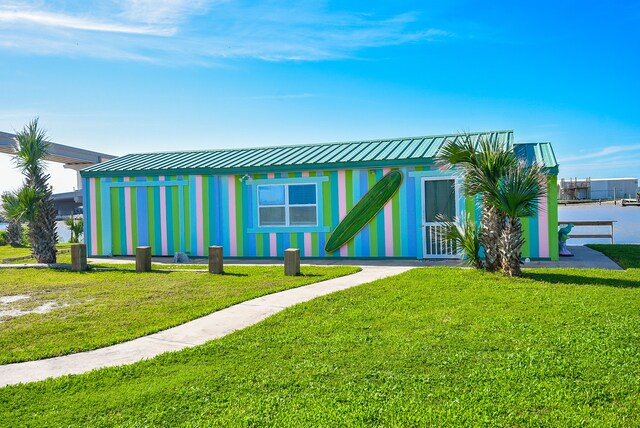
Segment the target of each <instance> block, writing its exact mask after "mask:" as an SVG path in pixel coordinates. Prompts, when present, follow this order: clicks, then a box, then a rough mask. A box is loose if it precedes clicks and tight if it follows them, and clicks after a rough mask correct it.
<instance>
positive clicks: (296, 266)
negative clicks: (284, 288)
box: [284, 248, 300, 276]
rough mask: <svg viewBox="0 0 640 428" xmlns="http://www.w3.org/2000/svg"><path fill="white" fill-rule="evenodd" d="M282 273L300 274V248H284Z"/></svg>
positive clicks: (289, 274)
mask: <svg viewBox="0 0 640 428" xmlns="http://www.w3.org/2000/svg"><path fill="white" fill-rule="evenodd" d="M284 274H285V275H288V276H296V275H300V250H299V249H298V248H288V249H286V250H284Z"/></svg>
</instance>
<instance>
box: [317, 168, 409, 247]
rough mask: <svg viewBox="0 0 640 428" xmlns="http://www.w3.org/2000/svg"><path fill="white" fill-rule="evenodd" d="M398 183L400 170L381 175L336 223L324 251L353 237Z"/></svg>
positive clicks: (391, 194)
mask: <svg viewBox="0 0 640 428" xmlns="http://www.w3.org/2000/svg"><path fill="white" fill-rule="evenodd" d="M400 184H402V173H401V172H400V171H391V172H389V173H388V174H387V175H385V176H384V177H382V178H381V179H380V181H378V182H377V183H376V184H375V185H374V186H373V187H372V188H371V189H369V191H368V192H367V193H366V194H365V195H364V196H363V197H362V198H361V199H360V200H359V201H358V203H357V204H355V205H354V206H353V208H352V209H351V211H349V212H348V213H347V215H346V216H345V217H344V218H343V219H342V221H341V222H340V224H338V227H336V229H335V230H334V231H333V233H332V234H331V236H330V237H329V239H328V240H327V243H326V244H325V246H324V251H325V252H327V253H333V252H334V251H336V250H337V249H339V248H340V247H342V246H343V245H344V244H346V243H347V242H349V241H350V240H351V239H353V238H354V237H355V236H356V235H357V234H358V232H360V231H361V230H362V228H363V227H365V226H366V225H367V224H369V222H370V221H371V220H373V218H374V217H375V216H376V214H378V213H379V212H380V210H381V209H382V208H384V206H385V205H386V204H387V202H389V199H391V198H392V197H393V195H395V193H396V192H397V191H398V188H400Z"/></svg>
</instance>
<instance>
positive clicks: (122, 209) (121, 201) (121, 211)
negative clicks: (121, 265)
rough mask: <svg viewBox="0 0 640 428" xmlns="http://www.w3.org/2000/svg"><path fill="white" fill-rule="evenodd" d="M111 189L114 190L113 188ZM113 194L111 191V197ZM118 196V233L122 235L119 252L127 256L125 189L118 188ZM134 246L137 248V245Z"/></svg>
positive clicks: (119, 179) (118, 179)
mask: <svg viewBox="0 0 640 428" xmlns="http://www.w3.org/2000/svg"><path fill="white" fill-rule="evenodd" d="M115 180H117V181H122V180H124V178H122V177H120V178H116V179H115ZM111 188H113V186H111ZM111 194H112V191H111V190H109V195H111ZM116 195H118V206H119V207H120V209H119V210H118V213H119V215H120V230H119V231H118V233H119V235H120V248H119V249H118V250H119V251H120V253H119V254H127V225H126V222H125V215H126V213H125V203H124V189H123V188H116ZM133 246H134V248H135V243H134V245H133ZM114 250H115V248H114Z"/></svg>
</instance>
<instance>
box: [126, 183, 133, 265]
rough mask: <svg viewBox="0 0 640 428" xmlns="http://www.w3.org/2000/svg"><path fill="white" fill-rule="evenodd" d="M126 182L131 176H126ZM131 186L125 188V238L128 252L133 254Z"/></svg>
mask: <svg viewBox="0 0 640 428" xmlns="http://www.w3.org/2000/svg"><path fill="white" fill-rule="evenodd" d="M124 181H125V182H128V181H129V177H125V178H124ZM131 226H132V223H131V187H125V188H124V230H125V237H126V238H125V239H126V241H127V254H128V255H132V254H133V228H132V227H131Z"/></svg>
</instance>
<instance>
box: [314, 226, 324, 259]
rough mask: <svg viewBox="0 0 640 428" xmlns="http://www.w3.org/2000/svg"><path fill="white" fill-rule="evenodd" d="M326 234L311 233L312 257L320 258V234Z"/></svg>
mask: <svg viewBox="0 0 640 428" xmlns="http://www.w3.org/2000/svg"><path fill="white" fill-rule="evenodd" d="M319 233H324V232H311V256H312V257H318V234H319Z"/></svg>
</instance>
